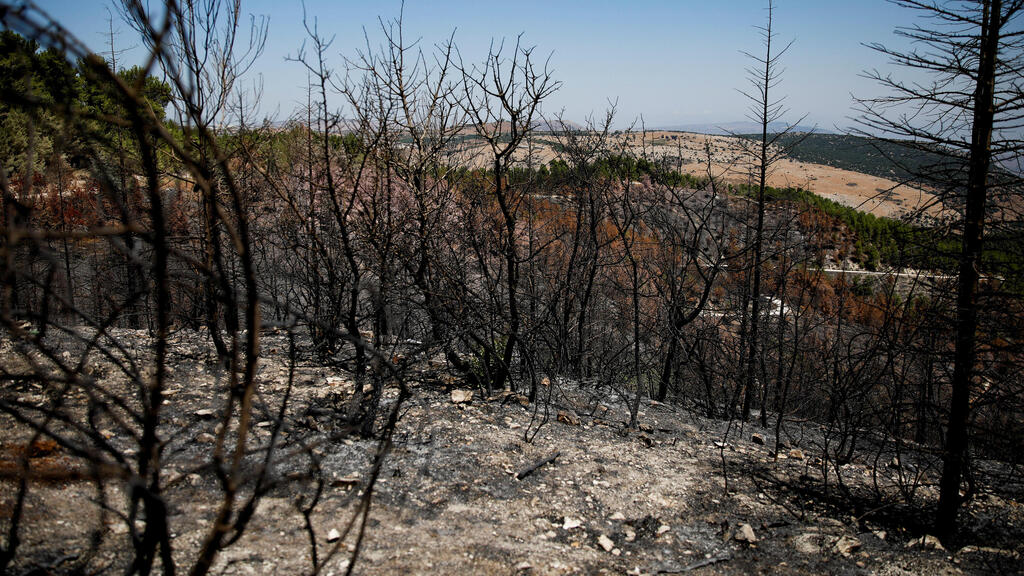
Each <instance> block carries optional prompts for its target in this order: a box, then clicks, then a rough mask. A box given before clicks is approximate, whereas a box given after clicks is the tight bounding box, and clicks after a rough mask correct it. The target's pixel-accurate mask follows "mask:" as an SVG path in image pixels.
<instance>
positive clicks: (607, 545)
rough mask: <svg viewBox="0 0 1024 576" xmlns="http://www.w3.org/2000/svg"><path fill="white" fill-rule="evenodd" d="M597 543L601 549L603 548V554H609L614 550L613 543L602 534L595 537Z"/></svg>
mask: <svg viewBox="0 0 1024 576" xmlns="http://www.w3.org/2000/svg"><path fill="white" fill-rule="evenodd" d="M597 543H598V544H600V545H601V548H604V551H605V552H611V551H612V550H614V549H615V542H612V539H611V538H609V537H607V536H605V535H604V534H601V535H600V536H598V537H597Z"/></svg>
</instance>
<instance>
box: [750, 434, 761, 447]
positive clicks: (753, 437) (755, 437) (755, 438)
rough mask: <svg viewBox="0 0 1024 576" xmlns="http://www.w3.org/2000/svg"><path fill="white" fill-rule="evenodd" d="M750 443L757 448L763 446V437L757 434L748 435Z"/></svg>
mask: <svg viewBox="0 0 1024 576" xmlns="http://www.w3.org/2000/svg"><path fill="white" fill-rule="evenodd" d="M750 441H751V442H753V443H754V444H757V445H758V446H764V435H763V434H758V433H757V432H755V433H753V434H751V435H750Z"/></svg>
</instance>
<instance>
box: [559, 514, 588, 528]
mask: <svg viewBox="0 0 1024 576" xmlns="http://www.w3.org/2000/svg"><path fill="white" fill-rule="evenodd" d="M582 525H583V523H582V522H580V521H579V520H577V519H575V518H570V517H568V516H566V517H565V520H564V521H563V522H562V529H563V530H573V529H575V528H579V527H580V526H582Z"/></svg>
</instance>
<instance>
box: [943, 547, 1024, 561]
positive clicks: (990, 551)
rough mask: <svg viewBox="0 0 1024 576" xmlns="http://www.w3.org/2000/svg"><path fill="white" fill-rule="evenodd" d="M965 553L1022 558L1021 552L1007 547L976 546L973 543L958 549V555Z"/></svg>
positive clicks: (1012, 558) (1013, 558)
mask: <svg viewBox="0 0 1024 576" xmlns="http://www.w3.org/2000/svg"><path fill="white" fill-rule="evenodd" d="M964 554H986V555H989V556H999V557H1002V558H1007V559H1010V560H1018V559H1020V553H1019V552H1017V551H1015V550H1007V549H1005V548H994V547H991V546H975V545H973V544H972V545H970V546H964V547H963V548H961V549H960V550H958V551H957V555H958V556H960V555H964Z"/></svg>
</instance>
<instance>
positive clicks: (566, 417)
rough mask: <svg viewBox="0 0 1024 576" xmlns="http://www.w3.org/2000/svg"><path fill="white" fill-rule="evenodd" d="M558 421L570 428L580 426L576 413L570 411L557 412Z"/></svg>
mask: <svg viewBox="0 0 1024 576" xmlns="http://www.w3.org/2000/svg"><path fill="white" fill-rule="evenodd" d="M558 421H559V422H561V423H563V424H568V425H570V426H579V425H580V417H579V416H577V415H576V412H574V411H572V410H559V411H558Z"/></svg>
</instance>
